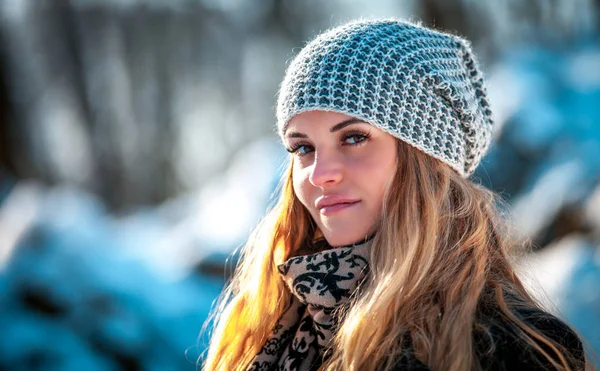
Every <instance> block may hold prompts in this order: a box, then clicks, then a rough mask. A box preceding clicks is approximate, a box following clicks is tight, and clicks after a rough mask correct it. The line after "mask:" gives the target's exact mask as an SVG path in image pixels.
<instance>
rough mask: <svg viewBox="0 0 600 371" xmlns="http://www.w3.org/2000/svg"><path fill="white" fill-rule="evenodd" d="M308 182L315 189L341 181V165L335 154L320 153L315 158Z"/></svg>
mask: <svg viewBox="0 0 600 371" xmlns="http://www.w3.org/2000/svg"><path fill="white" fill-rule="evenodd" d="M314 161H315V162H314V164H313V168H312V172H311V174H310V176H309V180H310V182H311V183H312V185H314V186H315V187H326V186H329V185H334V184H337V183H339V182H341V181H342V178H343V167H344V166H343V163H342V161H341V159H339V158H338V156H336V154H335V153H326V152H323V151H321V152H320V153H318V154H317V155H316V156H315V160H314Z"/></svg>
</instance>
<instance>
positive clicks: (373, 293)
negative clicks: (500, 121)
mask: <svg viewBox="0 0 600 371" xmlns="http://www.w3.org/2000/svg"><path fill="white" fill-rule="evenodd" d="M277 119H278V129H279V134H280V136H281V138H282V141H283V144H284V145H285V146H286V148H287V150H288V151H289V152H290V153H291V161H290V165H289V170H288V171H287V173H286V174H285V176H284V178H283V181H282V188H281V192H280V197H279V201H278V202H277V203H276V205H275V206H274V207H273V208H272V210H271V211H270V213H269V214H268V215H267V217H266V218H265V220H264V221H263V223H262V224H261V226H260V227H259V228H258V229H257V231H256V232H255V233H254V235H253V237H252V238H251V239H250V240H249V242H248V244H247V245H246V246H245V248H244V250H243V253H242V256H241V260H240V262H239V265H238V267H237V270H236V272H235V275H234V277H233V279H232V281H231V283H230V285H229V286H228V288H227V290H226V291H225V294H224V297H223V299H222V304H221V307H220V308H219V310H218V312H217V314H218V317H217V325H216V326H215V329H214V333H213V335H212V340H211V344H210V347H209V352H208V356H207V359H206V361H205V364H204V368H205V369H206V370H321V369H323V370H394V369H397V370H427V369H430V370H518V369H537V370H546V369H553V370H554V369H556V370H582V369H583V368H584V363H585V357H584V352H583V350H582V344H581V341H580V340H579V338H578V337H577V335H576V334H575V333H574V332H573V331H572V330H571V329H570V328H569V327H568V326H567V325H566V324H565V323H563V322H562V321H561V320H559V319H557V318H556V317H554V316H552V315H550V314H549V313H547V312H545V311H544V310H542V309H541V308H540V307H539V305H538V304H537V303H536V302H535V300H534V299H533V298H532V297H531V296H530V295H529V294H528V293H527V291H526V290H525V288H524V287H523V284H522V283H521V281H520V280H519V278H518V277H517V276H516V275H515V272H514V270H513V268H512V266H511V264H510V263H509V253H510V251H511V247H513V246H514V243H511V239H510V238H509V236H508V233H507V232H506V230H504V229H503V224H502V221H501V218H500V216H499V215H500V214H499V212H498V211H497V209H496V205H495V202H496V201H497V199H496V198H495V197H494V194H493V193H492V192H490V191H488V190H486V189H484V188H483V187H481V186H479V185H477V184H474V183H472V182H470V181H469V180H468V179H467V178H468V176H469V175H470V174H471V173H472V172H473V171H474V169H475V168H476V167H477V165H478V164H479V162H480V160H481V158H482V156H483V155H484V154H485V152H486V150H487V148H488V146H489V143H490V140H491V133H492V127H493V122H492V119H491V112H490V109H489V106H488V101H487V98H486V94H485V89H484V86H483V80H482V76H481V73H480V71H479V70H478V67H477V65H476V62H475V60H474V59H473V55H472V53H471V50H470V47H469V45H468V43H467V42H466V41H465V40H463V39H461V38H458V37H456V36H453V35H448V34H444V33H440V32H438V31H434V30H431V29H428V28H425V27H421V26H418V25H413V24H409V23H405V22H400V21H396V20H382V21H358V22H353V23H349V24H346V25H344V26H341V27H338V28H334V29H332V30H330V31H328V32H326V33H324V34H321V35H320V36H318V37H317V38H316V39H314V40H313V41H311V42H310V43H309V44H307V45H306V46H305V47H304V48H303V49H302V51H301V52H300V53H299V55H298V56H297V57H296V58H295V59H294V60H293V62H292V63H291V64H290V66H289V68H288V70H287V72H286V76H285V79H284V81H283V83H282V85H281V90H280V93H279V101H278V109H277Z"/></svg>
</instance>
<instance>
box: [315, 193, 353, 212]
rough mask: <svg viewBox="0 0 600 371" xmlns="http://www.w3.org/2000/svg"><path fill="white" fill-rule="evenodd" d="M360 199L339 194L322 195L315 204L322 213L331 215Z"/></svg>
mask: <svg viewBox="0 0 600 371" xmlns="http://www.w3.org/2000/svg"><path fill="white" fill-rule="evenodd" d="M359 202H360V200H357V199H352V198H348V197H341V196H322V197H319V198H318V199H317V202H316V204H315V206H316V207H317V209H318V210H319V212H320V213H321V214H322V215H331V214H334V213H337V212H339V211H342V210H345V209H347V208H349V207H352V206H354V205H356V204H358V203H359Z"/></svg>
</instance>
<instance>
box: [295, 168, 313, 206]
mask: <svg viewBox="0 0 600 371" xmlns="http://www.w3.org/2000/svg"><path fill="white" fill-rule="evenodd" d="M292 186H293V188H294V193H295V194H296V197H298V199H299V200H300V202H301V203H302V204H303V205H304V206H306V205H307V203H308V201H309V196H310V187H309V186H310V184H309V179H308V174H307V172H306V171H302V170H299V169H297V168H296V167H294V169H293V170H292Z"/></svg>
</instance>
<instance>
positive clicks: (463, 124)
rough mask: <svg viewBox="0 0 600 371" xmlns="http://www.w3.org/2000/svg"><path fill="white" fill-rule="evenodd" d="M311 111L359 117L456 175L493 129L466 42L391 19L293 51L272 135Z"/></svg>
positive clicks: (360, 24) (336, 31)
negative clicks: (295, 117)
mask: <svg viewBox="0 0 600 371" xmlns="http://www.w3.org/2000/svg"><path fill="white" fill-rule="evenodd" d="M311 110H325V111H334V112H340V113H344V114H347V115H350V116H353V117H356V118H359V119H361V120H364V121H365V122H368V123H370V124H372V125H374V126H376V127H378V128H380V129H382V130H384V131H386V132H388V133H390V134H392V135H393V136H395V137H397V138H399V139H400V140H402V141H404V142H406V143H409V144H411V145H412V146H414V147H416V148H418V149H420V150H421V151H423V152H425V153H427V154H429V155H431V156H433V157H435V158H437V159H439V160H441V161H443V162H445V163H446V164H448V165H450V166H451V167H452V168H454V169H455V170H456V171H458V173H459V174H461V175H462V176H463V177H468V176H469V175H470V174H471V173H472V172H473V171H474V170H475V168H476V167H477V165H478V164H479V162H480V160H481V158H482V157H483V155H484V154H485V152H486V151H487V149H488V146H489V144H490V141H491V136H492V128H493V121H492V118H491V111H490V108H489V104H488V101H487V98H486V93H485V87H484V85H483V78H482V75H481V72H480V71H479V69H478V67H477V62H476V61H475V59H474V57H473V54H472V52H471V48H470V46H469V42H468V41H466V40H464V39H462V38H459V37H457V36H454V35H449V34H445V33H441V32H438V31H434V30H431V29H428V28H425V27H422V26H418V25H414V24H410V23H407V22H403V21H397V20H378V21H355V22H351V23H348V24H346V25H343V26H340V27H336V28H333V29H331V30H329V31H327V32H325V33H323V34H321V35H319V36H317V37H316V38H315V39H314V40H312V41H311V42H309V43H308V44H307V45H306V46H305V47H304V48H303V49H302V50H301V51H300V53H299V54H298V55H297V56H296V57H295V58H294V59H293V61H292V62H291V64H290V65H289V67H288V69H287V71H286V74H285V78H284V80H283V82H282V85H281V89H280V92H279V99H278V103H277V125H278V130H279V135H280V136H281V137H282V138H283V135H284V134H285V130H286V126H287V124H288V122H289V120H290V119H291V118H292V117H293V116H294V115H297V114H299V113H301V112H305V111H311Z"/></svg>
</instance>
